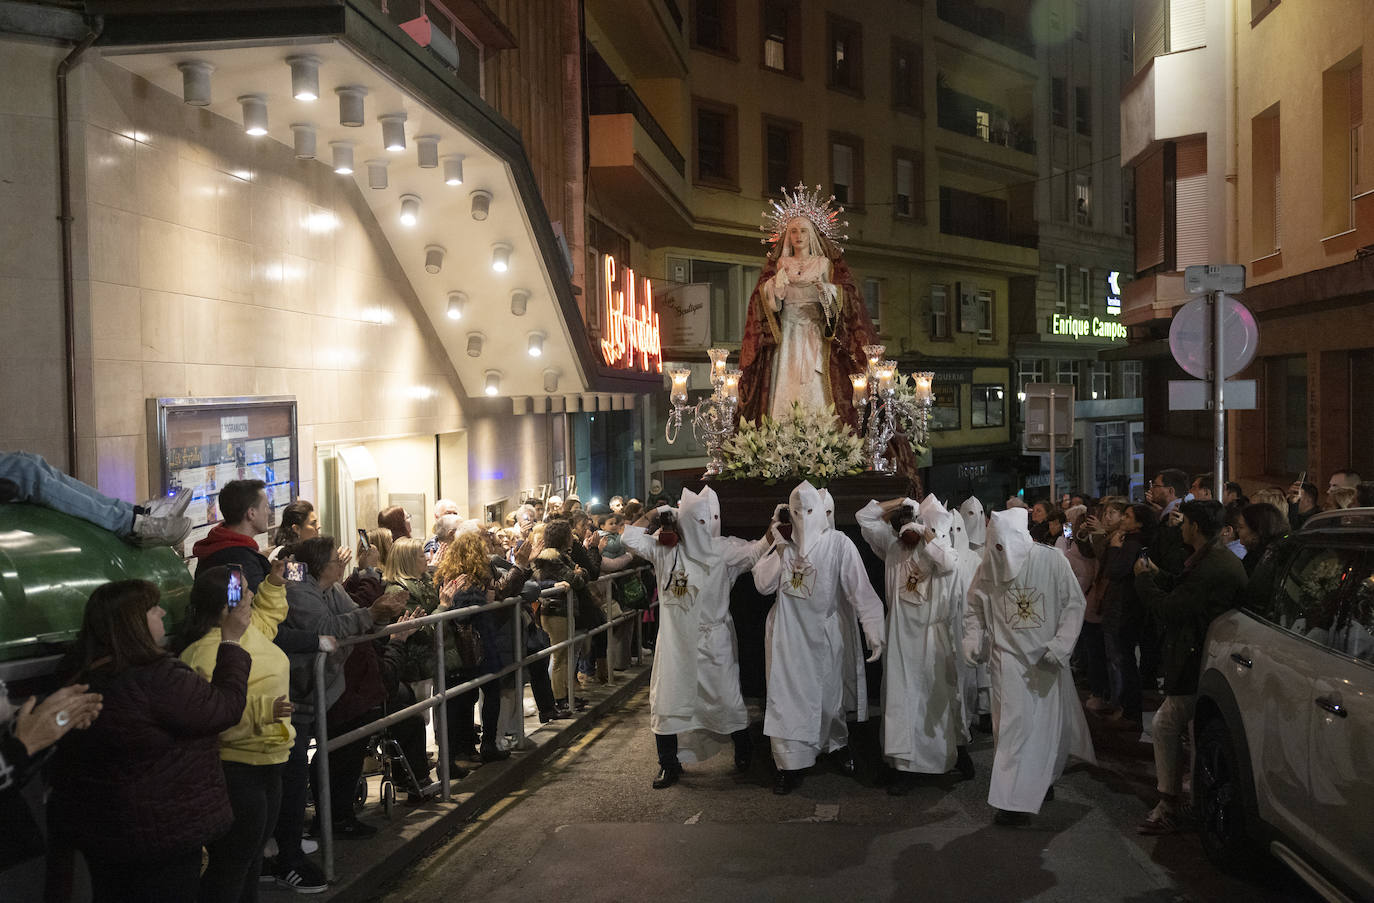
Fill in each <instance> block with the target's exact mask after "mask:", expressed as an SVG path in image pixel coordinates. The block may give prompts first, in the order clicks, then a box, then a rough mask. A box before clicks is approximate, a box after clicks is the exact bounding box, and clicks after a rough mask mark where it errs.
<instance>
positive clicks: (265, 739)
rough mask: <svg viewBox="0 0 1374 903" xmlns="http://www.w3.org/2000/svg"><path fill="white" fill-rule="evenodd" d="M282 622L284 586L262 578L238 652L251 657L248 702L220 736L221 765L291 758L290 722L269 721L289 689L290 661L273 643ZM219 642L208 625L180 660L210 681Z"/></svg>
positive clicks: (215, 630)
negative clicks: (238, 718)
mask: <svg viewBox="0 0 1374 903" xmlns="http://www.w3.org/2000/svg"><path fill="white" fill-rule="evenodd" d="M285 618H286V587H285V586H274V585H273V584H272V583H270V582H269V581H267V580H264V581H263V582H262V583H261V584H259V586H258V592H257V595H255V596H254V597H253V618H252V621H251V622H250V623H249V625H248V629H247V630H245V631H244V632H243V637H242V638H241V639H240V640H239V645H240V646H242V647H243V651H244V652H247V653H248V654H249V655H251V656H252V657H253V667H252V670H251V671H249V672H248V704H247V705H246V706H244V709H243V718H242V719H241V720H240V721H239V723H238V724H236V725H234V726H233V727H231V728H229V730H227V731H225V732H224V733H222V734H220V735H219V739H220V751H219V755H220V758H221V759H223V760H224V761H226V762H242V763H244V764H246V765H277V764H280V763H282V762H285V761H286V759H287V757H288V756H290V754H291V744H292V743H293V742H294V741H295V739H296V731H295V729H294V728H293V727H292V726H291V719H290V718H287V719H285V720H284V721H277V720H275V719H274V718H273V717H272V704H273V703H274V702H275V701H276V699H277V697H278V696H289V694H290V689H291V687H290V685H291V663H290V661H289V660H288V659H287V657H286V653H285V652H282V651H281V649H279V648H278V647H277V644H276V643H274V642H272V639H273V637H275V636H276V635H277V625H278V624H280V623H281V622H282V621H283V620H284V619H285ZM219 644H220V629H219V628H218V627H212V628H211V629H210V630H209V631H208V632H207V633H206V634H205V636H203V637H201V638H200V639H198V640H196V641H195V642H194V643H192V644H191V645H189V646H187V647H186V650H185V651H184V652H182V653H181V660H182V661H183V662H185V663H186V664H188V665H190V666H191V667H192V668H194V669H195V670H196V672H197V673H198V674H200V676H201V677H203V678H205V679H206V680H209V679H210V676H211V675H212V674H213V673H214V671H215V658H216V657H217V656H218V654H219Z"/></svg>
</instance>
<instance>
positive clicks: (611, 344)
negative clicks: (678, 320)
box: [601, 254, 663, 373]
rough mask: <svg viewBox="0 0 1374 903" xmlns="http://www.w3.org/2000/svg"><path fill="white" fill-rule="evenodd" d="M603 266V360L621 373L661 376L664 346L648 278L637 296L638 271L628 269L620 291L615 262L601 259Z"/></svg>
mask: <svg viewBox="0 0 1374 903" xmlns="http://www.w3.org/2000/svg"><path fill="white" fill-rule="evenodd" d="M601 265H602V275H603V277H604V278H603V280H602V283H601V284H602V285H603V286H604V288H603V298H602V303H603V305H604V308H605V309H604V316H603V317H602V318H601V327H602V338H601V356H602V357H603V358H605V360H606V363H608V364H610V365H611V366H612V367H616V368H619V369H625V370H630V369H638V370H643V371H644V372H645V373H650V372H652V373H662V372H663V345H662V343H661V342H660V340H659V329H658V314H657V313H655V312H654V288H653V285H652V284H651V282H650V280H649V278H648V277H647V276H646V277H644V279H643V280H641V284H640V285H639V286H638V292H637V291H636V288H637V287H636V284H635V271H634V270H632V269H630V268H629V267H625V271H624V275H623V276H622V278H621V282H620V284H621V286H622V288H621V289H620V290H619V291H617V290H616V288H615V281H616V279H615V274H616V267H615V258H614V257H612V256H611V255H609V254H605V255H602V258H601ZM641 302H642V303H641Z"/></svg>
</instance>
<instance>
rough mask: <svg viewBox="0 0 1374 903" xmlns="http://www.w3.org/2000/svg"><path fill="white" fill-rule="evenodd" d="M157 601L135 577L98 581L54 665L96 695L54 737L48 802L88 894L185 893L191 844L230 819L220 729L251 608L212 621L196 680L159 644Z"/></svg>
mask: <svg viewBox="0 0 1374 903" xmlns="http://www.w3.org/2000/svg"><path fill="white" fill-rule="evenodd" d="M160 602H161V596H160V594H159V592H158V588H157V587H156V586H155V585H154V584H152V583H149V582H148V581H146V580H120V581H116V582H114V583H106V584H105V585H104V586H101V587H99V588H97V589H96V591H95V592H93V593H91V597H90V600H89V601H88V602H87V603H86V611H85V615H84V616H83V618H82V622H81V632H80V633H79V634H78V635H77V638H76V643H75V646H74V647H73V649H72V651H71V653H70V654H69V655H68V657H67V660H66V661H65V662H64V665H65V667H64V668H63V669H61V670H63V671H64V672H65V673H68V674H71V675H72V676H74V677H75V678H76V679H78V680H80V681H81V682H82V683H86V684H89V685H90V688H91V690H93V691H95V692H98V693H100V694H101V695H102V696H103V709H102V711H101V713H100V717H99V718H97V719H96V720H95V722H94V723H93V724H92V725H91V726H90V728H88V729H87V730H85V731H79V732H73V733H71V734H68V735H67V737H66V738H65V739H64V741H63V742H62V743H61V744H60V745H59V746H58V748H57V754H56V756H55V757H54V774H53V782H52V788H53V789H52V798H51V800H50V802H49V809H48V812H49V815H50V819H51V823H52V825H53V826H54V844H55V845H57V844H61V843H65V844H68V845H70V846H72V847H75V848H76V849H78V850H80V851H81V852H82V853H84V854H85V857H86V863H87V866H88V867H89V870H90V874H91V885H92V890H93V894H94V899H95V901H96V903H104V901H117V900H118V901H122V900H158V901H167V903H180V901H192V900H195V899H196V889H197V886H198V884H199V883H200V850H201V846H202V845H203V844H205V842H206V841H209V840H210V839H211V838H213V837H216V836H218V835H220V834H222V833H224V831H226V830H228V828H229V827H230V825H231V824H232V823H233V821H234V815H233V810H232V808H231V807H230V803H229V795H228V793H227V791H226V790H225V785H224V772H223V770H222V769H221V767H220V759H219V748H220V741H219V735H220V734H221V733H222V732H224V731H227V730H229V729H230V728H232V727H233V726H234V725H236V724H238V723H239V720H240V719H241V718H242V717H243V710H244V706H245V703H246V701H247V696H248V676H249V673H250V671H251V670H252V657H251V655H250V654H249V653H248V652H247V651H245V650H244V648H243V647H242V646H241V645H240V644H239V640H240V639H241V638H242V637H243V635H244V633H245V632H246V631H247V629H248V622H249V618H250V614H251V607H250V606H247V605H240V606H238V607H236V608H234V609H232V610H231V611H229V612H228V613H227V614H226V615H225V617H224V619H223V621H222V622H221V623H220V629H219V638H218V640H217V641H216V643H215V648H214V651H213V655H212V656H211V658H212V660H213V662H214V665H213V669H212V670H211V674H210V679H209V680H208V681H207V680H205V679H204V678H203V677H201V676H200V675H198V674H197V673H196V672H195V671H193V670H191V669H190V668H189V667H187V666H186V664H184V663H183V662H181V661H179V660H178V659H176V658H174V657H173V656H171V655H169V654H168V653H167V651H166V650H164V649H163V648H162V642H163V639H164V629H163V624H162V619H163V617H164V616H165V615H166V612H165V611H164V610H163V609H162V605H161V604H160Z"/></svg>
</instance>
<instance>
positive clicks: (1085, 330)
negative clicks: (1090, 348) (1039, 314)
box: [1050, 314, 1126, 342]
mask: <svg viewBox="0 0 1374 903" xmlns="http://www.w3.org/2000/svg"><path fill="white" fill-rule="evenodd" d="M1050 334H1051V335H1062V336H1069V337H1070V338H1072V339H1074V340H1075V341H1077V340H1078V339H1086V338H1094V339H1106V340H1108V341H1112V342H1115V341H1120V340H1122V339H1125V338H1126V327H1125V326H1122V325H1121V324H1120V323H1118V322H1117V321H1116V320H1104V319H1102V318H1101V317H1066V316H1064V315H1062V314H1055V315H1054V316H1052V317H1050Z"/></svg>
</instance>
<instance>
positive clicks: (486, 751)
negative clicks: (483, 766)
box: [481, 746, 510, 762]
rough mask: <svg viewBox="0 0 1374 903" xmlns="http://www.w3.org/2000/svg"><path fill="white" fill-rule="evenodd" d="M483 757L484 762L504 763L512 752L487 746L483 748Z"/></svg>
mask: <svg viewBox="0 0 1374 903" xmlns="http://www.w3.org/2000/svg"><path fill="white" fill-rule="evenodd" d="M481 755H482V761H483V762H504V761H506V760H507V759H509V758H510V750H508V749H500V748H498V747H495V746H487V747H483V748H482V754H481Z"/></svg>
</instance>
